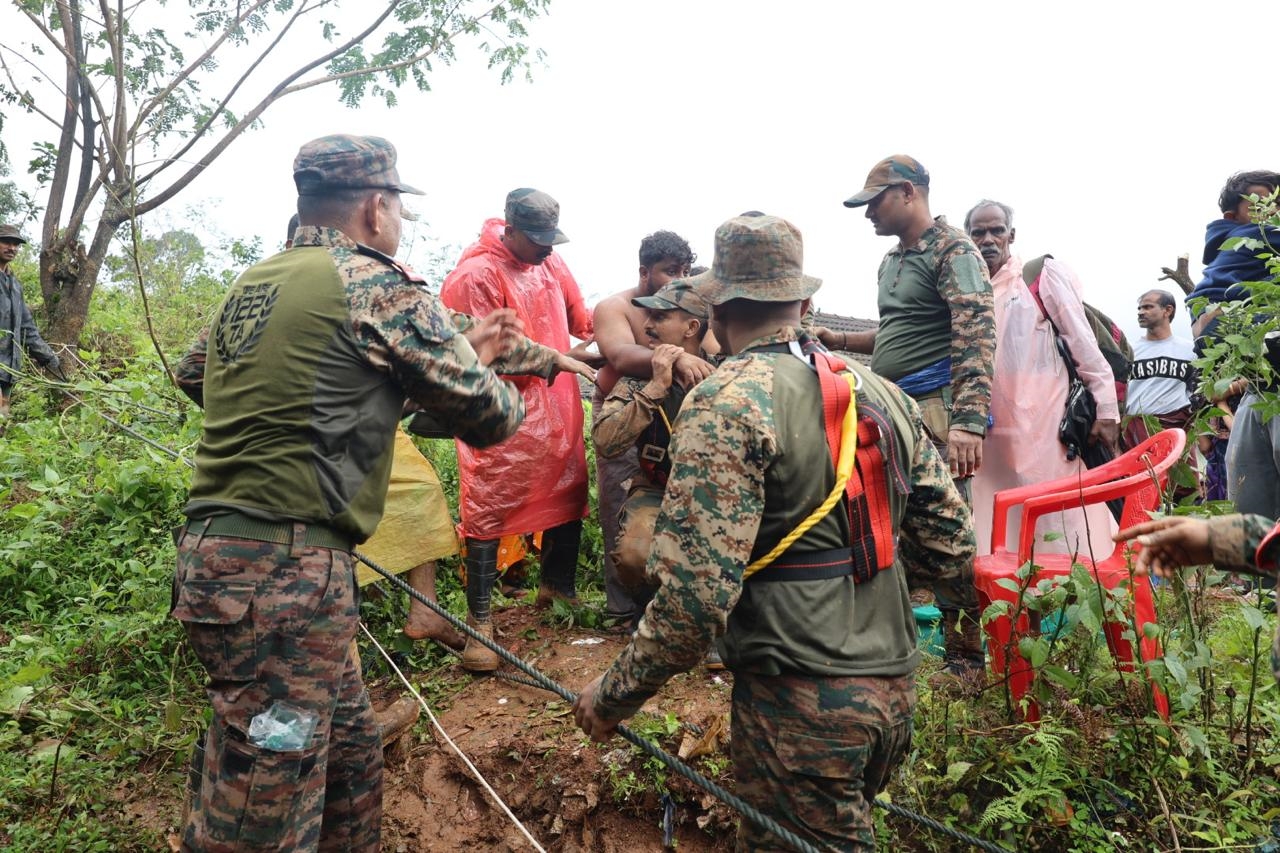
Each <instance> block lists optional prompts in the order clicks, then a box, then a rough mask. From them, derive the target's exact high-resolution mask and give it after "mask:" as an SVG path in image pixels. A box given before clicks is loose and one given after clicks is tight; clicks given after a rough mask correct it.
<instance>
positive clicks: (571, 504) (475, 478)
mask: <svg viewBox="0 0 1280 853" xmlns="http://www.w3.org/2000/svg"><path fill="white" fill-rule="evenodd" d="M505 227H506V223H505V222H503V220H501V219H490V220H487V221H486V222H485V224H484V227H483V228H482V229H481V231H480V239H479V241H477V242H476V243H473V244H472V245H471V246H469V247H467V250H466V251H464V252H463V253H462V259H461V260H460V261H458V266H457V267H456V268H455V269H454V271H453V272H451V273H449V276H448V277H447V278H446V279H445V280H444V287H443V288H442V289H441V291H440V298H441V300H443V301H444V304H445V305H447V306H448V307H449V308H452V309H453V310H455V311H462V312H464V313H466V314H471V315H474V316H476V317H484V316H486V315H488V314H490V313H492V312H493V311H496V310H497V309H499V308H512V309H514V310H515V312H516V314H518V315H519V317H520V320H521V321H522V322H523V323H524V333H525V334H526V335H528V336H529V337H530V338H532V339H533V340H535V341H537V342H538V343H540V344H542V345H544V346H548V347H551V348H552V349H555V350H558V351H560V352H565V351H567V350H568V349H569V348H570V341H569V335H570V334H571V333H572V334H573V335H574V336H575V337H578V338H582V339H586V338H589V337H591V334H592V329H591V312H590V311H588V310H587V307H586V305H585V303H584V302H583V300H582V293H581V292H580V291H579V290H578V283H577V282H576V281H574V278H573V275H572V274H571V273H570V272H569V268H568V266H566V265H565V263H564V261H563V260H562V259H561V258H560V256H559V255H558V254H552V255H551V256H550V257H548V258H547V259H546V261H544V262H543V263H542V264H541V265H537V266H534V265H530V264H526V263H523V262H522V261H519V260H517V259H516V257H515V256H514V255H512V254H511V252H510V251H509V250H508V249H507V247H506V246H504V245H503V244H502V239H501V237H502V232H503V229H504V228H505ZM506 378H507V379H509V380H510V381H511V382H512V383H514V384H515V386H516V387H517V388H519V389H520V393H521V394H522V395H523V396H524V404H525V419H524V423H522V424H521V425H520V429H519V430H517V431H516V434H515V435H513V436H512V437H511V438H509V439H507V440H506V441H503V442H501V443H499V444H496V445H494V446H493V447H488V448H484V449H479V448H475V447H469V446H468V445H466V444H463V443H462V442H457V445H458V474H459V477H458V479H459V481H460V485H461V495H460V498H459V509H460V510H461V514H462V525H461V529H462V534H463V535H464V536H467V537H470V538H475V539H497V538H498V537H500V536H505V535H508V534H512V533H532V532H536V531H541V530H547V529H549V528H552V527H555V526H557V525H560V524H564V523H566V522H569V521H574V520H576V519H579V518H582V517H583V516H585V515H586V514H587V459H586V448H585V446H584V444H583V439H582V398H581V395H580V393H579V390H578V377H577V376H575V375H573V374H569V373H561V374H559V375H557V376H556V378H555V381H554V382H553V383H552V384H550V385H548V384H547V382H546V381H545V380H543V379H541V378H538V377H534V376H510V377H506Z"/></svg>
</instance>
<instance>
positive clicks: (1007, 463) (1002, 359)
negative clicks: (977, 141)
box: [964, 200, 1120, 554]
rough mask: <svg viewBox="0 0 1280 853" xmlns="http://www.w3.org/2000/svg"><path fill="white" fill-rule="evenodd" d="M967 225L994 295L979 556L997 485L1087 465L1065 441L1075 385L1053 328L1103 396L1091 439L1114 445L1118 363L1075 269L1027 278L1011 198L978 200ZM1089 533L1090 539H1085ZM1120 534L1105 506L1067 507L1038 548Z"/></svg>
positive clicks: (1100, 544) (1102, 545) (1048, 523)
mask: <svg viewBox="0 0 1280 853" xmlns="http://www.w3.org/2000/svg"><path fill="white" fill-rule="evenodd" d="M964 227H965V231H967V232H968V233H969V236H970V237H971V238H972V239H973V242H974V243H975V244H977V246H978V249H979V251H980V252H981V253H982V259H983V260H984V261H985V262H986V265H987V271H988V272H989V273H990V274H991V288H992V291H993V292H994V297H995V318H996V335H997V338H996V341H997V343H996V370H995V379H994V381H993V382H992V385H991V418H992V421H993V424H992V427H991V429H989V430H988V431H987V445H986V448H985V450H986V452H985V457H984V461H983V465H982V468H981V469H979V471H978V473H977V474H975V475H974V477H973V518H974V527H975V529H976V531H977V534H978V553H979V554H989V553H991V527H992V517H991V511H992V501H993V499H994V498H995V493H996V492H998V491H1000V490H1002V489H1011V488H1014V487H1016V486H1025V485H1027V484H1029V483H1039V482H1044V481H1046V480H1056V479H1058V478H1059V477H1066V476H1069V475H1071V474H1072V473H1074V472H1077V471H1079V470H1080V469H1081V467H1082V466H1083V465H1084V461H1083V459H1082V458H1080V457H1073V458H1070V459H1069V458H1068V452H1067V448H1066V447H1064V446H1063V445H1062V443H1061V442H1060V441H1059V440H1058V424H1059V422H1061V420H1062V413H1063V408H1064V407H1065V405H1066V401H1067V390H1068V386H1069V384H1070V382H1069V380H1068V374H1067V367H1066V364H1065V362H1064V361H1063V358H1062V355H1061V353H1060V352H1059V350H1058V347H1057V342H1056V341H1055V333H1056V334H1058V335H1061V336H1062V338H1063V340H1065V341H1066V342H1067V345H1068V347H1069V348H1070V350H1071V356H1072V360H1073V361H1074V365H1075V368H1076V371H1077V372H1078V373H1079V375H1080V378H1081V379H1082V380H1083V381H1084V383H1085V385H1086V386H1087V387H1088V388H1089V390H1090V391H1092V392H1093V397H1094V401H1095V402H1096V403H1097V407H1098V417H1097V420H1096V421H1094V425H1093V435H1092V436H1091V437H1090V438H1091V440H1092V441H1094V442H1097V441H1101V442H1103V443H1104V444H1105V445H1107V446H1108V447H1112V448H1114V446H1115V443H1116V438H1117V436H1118V435H1119V431H1120V410H1119V407H1118V404H1117V402H1116V387H1115V379H1114V377H1113V376H1112V374H1111V367H1110V366H1109V365H1108V364H1107V360H1106V358H1105V357H1104V356H1103V354H1102V351H1101V350H1099V349H1098V340H1097V338H1096V337H1095V336H1094V333H1093V329H1092V327H1091V326H1090V325H1089V321H1088V319H1087V318H1086V317H1085V313H1084V304H1083V303H1082V302H1081V298H1080V297H1081V290H1082V286H1081V284H1080V280H1079V279H1078V278H1077V277H1076V275H1075V273H1074V272H1072V270H1071V268H1070V267H1068V266H1067V265H1066V264H1064V263H1062V262H1061V261H1059V260H1057V259H1055V258H1051V257H1047V256H1046V257H1045V258H1044V261H1043V263H1044V266H1043V268H1042V270H1041V272H1040V274H1039V276H1038V277H1035V278H1033V280H1032V281H1031V282H1027V281H1026V280H1025V277H1024V275H1023V263H1022V260H1021V259H1020V258H1018V257H1017V256H1016V255H1014V254H1013V252H1012V246H1013V243H1014V240H1015V238H1016V236H1017V232H1016V230H1015V229H1014V227H1013V208H1011V207H1009V205H1007V204H1002V203H1000V202H998V201H985V200H984V201H980V202H978V204H977V205H975V206H974V207H973V209H972V210H970V211H969V213H968V214H967V215H966V216H965V218H964ZM1029 269H1034V268H1029ZM1028 277H1029V276H1028ZM1046 320H1047V321H1048V322H1046ZM1031 403H1034V405H1031ZM1018 528H1019V525H1018V519H1017V518H1016V517H1014V518H1011V519H1009V537H1010V541H1015V542H1016V541H1017V539H1016V537H1017V535H1018ZM1086 531H1088V535H1091V536H1092V539H1089V538H1086V535H1087V534H1086ZM1114 531H1115V520H1114V519H1113V518H1112V516H1111V513H1110V512H1108V510H1107V507H1106V505H1105V504H1098V505H1096V506H1092V507H1090V508H1089V510H1088V512H1087V513H1086V512H1083V511H1081V510H1079V509H1073V510H1067V511H1065V512H1063V513H1059V514H1054V515H1052V516H1046V517H1045V518H1044V519H1042V520H1041V521H1040V524H1039V525H1038V527H1037V532H1038V533H1039V534H1045V533H1049V532H1056V533H1059V534H1062V536H1061V538H1056V539H1055V538H1050V539H1049V540H1046V539H1045V538H1044V536H1043V535H1041V536H1040V537H1039V538H1037V540H1036V548H1037V549H1038V550H1040V551H1042V552H1065V553H1068V554H1071V553H1076V552H1079V553H1082V554H1088V553H1090V550H1089V549H1090V547H1091V545H1092V548H1093V553H1098V554H1102V553H1110V549H1111V539H1110V537H1111V534H1112V533H1113V532H1114Z"/></svg>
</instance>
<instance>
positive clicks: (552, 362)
mask: <svg viewBox="0 0 1280 853" xmlns="http://www.w3.org/2000/svg"><path fill="white" fill-rule="evenodd" d="M395 163H396V153H395V149H394V148H393V147H392V145H391V144H390V143H389V142H387V141H386V140H385V139H380V138H377V137H361V136H346V135H335V136H326V137H322V138H320V139H316V140H312V141H311V142H308V143H307V144H305V145H303V146H302V148H301V150H300V151H299V152H298V156H297V158H296V159H295V160H294V170H293V175H294V182H295V184H296V185H297V189H298V215H299V217H300V219H301V226H300V227H299V228H298V229H297V231H296V232H294V233H293V235H292V236H293V244H294V245H293V248H292V249H290V250H288V251H286V252H282V253H280V254H277V255H274V256H272V257H270V258H267V259H266V260H264V261H262V262H261V263H258V264H255V265H254V266H252V267H250V268H249V269H248V270H246V271H245V272H244V274H243V275H241V276H240V278H239V279H238V280H237V281H236V283H235V284H233V285H232V286H231V289H230V290H229V291H228V293H227V296H226V298H225V299H224V301H223V303H222V306H221V307H220V308H219V309H218V312H217V315H216V317H215V319H214V321H213V324H212V325H211V326H210V328H209V329H208V330H207V334H205V335H202V336H201V340H200V341H199V342H198V343H197V345H196V346H195V347H194V348H193V350H192V352H191V353H189V354H188V356H187V357H186V358H184V359H183V362H182V364H181V365H180V367H179V370H178V374H179V381H180V383H181V385H182V387H183V390H184V391H186V392H187V393H188V394H189V395H190V396H191V397H192V398H193V399H194V400H195V401H196V402H197V403H200V404H202V405H203V406H204V407H205V419H204V431H203V433H202V435H201V438H200V443H199V445H198V446H197V448H196V471H195V474H194V476H193V478H192V484H191V496H190V501H189V502H188V504H187V507H186V510H185V512H186V515H187V517H188V519H189V521H188V522H187V524H186V526H185V527H184V529H183V531H182V535H181V537H180V541H179V545H178V567H177V573H176V577H175V580H174V604H173V616H174V617H175V618H176V619H178V620H180V621H181V622H182V623H183V626H184V628H185V629H186V632H187V637H188V638H189V640H190V642H191V646H192V649H193V650H194V652H195V654H196V656H197V657H198V658H199V660H200V662H201V664H203V666H204V667H205V670H206V671H207V672H208V674H209V684H208V687H207V692H208V695H209V700H210V702H211V704H212V705H213V719H212V722H211V723H210V727H209V731H208V735H207V741H206V744H205V757H204V766H203V773H202V781H201V785H200V791H199V796H198V800H197V802H196V803H195V806H194V808H193V810H192V812H191V817H190V820H189V822H188V824H187V827H186V829H185V832H184V835H183V849H184V850H191V851H203V853H209V851H228V853H229V851H233V850H236V851H239V850H255V851H266V850H272V851H277V850H278V851H283V850H290V851H316V850H343V851H376V850H378V849H379V846H380V840H379V836H380V828H381V811H382V750H381V743H380V738H379V733H378V731H377V727H376V725H375V722H374V717H373V713H372V711H371V710H370V706H369V696H368V693H366V692H365V689H364V685H363V683H362V682H361V677H360V671H359V669H358V668H357V667H356V665H355V660H354V657H353V656H352V654H351V649H352V647H353V644H352V639H353V638H354V636H355V632H356V623H357V620H358V612H357V602H356V593H355V572H354V567H353V565H352V557H351V553H350V551H351V548H352V546H353V545H354V544H357V543H360V542H363V541H364V540H365V539H366V538H368V536H369V534H370V533H371V532H372V531H373V529H374V527H375V526H376V525H377V523H378V519H379V516H381V514H382V509H383V500H384V497H385V495H386V492H387V480H388V476H389V473H390V469H391V455H392V439H393V436H394V434H395V427H396V422H397V421H398V420H399V418H400V416H401V412H402V410H403V408H404V404H405V399H406V397H408V398H409V399H412V400H413V401H415V402H416V403H417V404H418V405H419V406H421V407H422V408H423V409H425V410H426V411H428V412H429V413H431V414H432V415H433V416H434V417H435V419H436V421H437V422H438V423H439V424H442V425H445V426H446V427H447V428H448V429H449V430H450V431H452V432H453V433H454V434H456V435H457V436H458V437H460V438H461V439H462V440H464V441H470V442H474V443H476V444H493V443H495V442H498V441H502V440H503V439H505V438H507V437H508V436H510V435H511V434H512V433H514V432H515V430H516V428H517V427H518V426H519V424H520V421H521V419H522V418H523V417H524V403H523V401H522V399H521V397H520V394H519V392H518V391H517V390H516V389H515V388H514V387H512V386H511V385H510V384H508V383H506V382H503V381H502V380H501V379H499V377H498V376H497V374H495V373H494V372H493V370H491V369H490V368H489V367H486V366H485V365H486V364H490V365H492V366H494V367H500V368H501V369H502V370H503V371H504V372H510V373H525V372H528V373H538V374H541V375H543V376H548V377H550V376H553V375H554V374H555V372H556V371H557V370H558V369H560V368H562V367H568V368H573V367H574V366H575V365H576V362H575V363H572V364H570V363H569V362H567V361H566V360H564V359H563V358H562V357H561V356H560V355H559V354H558V353H555V352H552V351H550V350H547V349H545V348H543V347H539V346H536V345H531V344H530V343H529V342H528V341H526V340H524V339H523V338H522V337H521V336H520V334H519V333H520V323H519V321H518V320H517V318H516V317H515V316H514V315H513V313H512V312H510V311H499V312H496V313H494V314H493V315H491V316H490V317H487V318H486V319H485V320H484V321H482V322H479V323H476V322H474V321H472V320H471V319H470V318H466V317H462V316H459V315H451V314H450V313H449V312H448V311H446V310H445V309H444V308H443V306H441V304H440V303H439V301H438V300H436V299H434V298H433V297H432V296H431V295H430V293H429V292H428V291H427V290H426V288H425V286H423V284H424V283H423V281H422V279H420V278H419V277H418V276H416V275H415V274H413V273H412V272H410V271H409V270H408V269H406V268H405V267H403V266H401V265H400V264H398V263H397V262H396V261H394V260H393V259H392V258H391V255H392V254H393V253H394V252H395V251H396V249H397V247H398V246H399V243H400V221H401V217H402V214H403V210H402V208H401V202H400V196H401V194H402V193H416V192H418V191H417V190H415V189H413V188H412V187H409V186H407V185H405V184H403V183H401V181H400V176H399V174H398V173H397V171H396V165H395ZM578 366H580V365H578ZM588 372H590V371H588Z"/></svg>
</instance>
